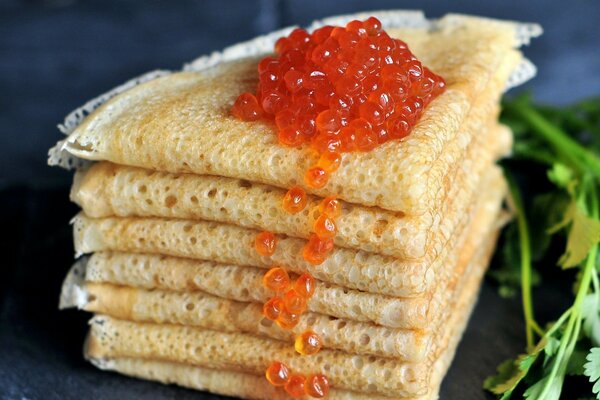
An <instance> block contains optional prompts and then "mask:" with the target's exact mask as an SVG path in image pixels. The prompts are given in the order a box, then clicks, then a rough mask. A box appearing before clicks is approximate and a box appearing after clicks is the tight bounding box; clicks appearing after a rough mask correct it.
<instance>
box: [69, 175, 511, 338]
mask: <svg viewBox="0 0 600 400" xmlns="http://www.w3.org/2000/svg"><path fill="white" fill-rule="evenodd" d="M494 168H496V169H495V171H494ZM489 175H490V176H489V180H484V182H483V183H482V186H483V187H482V188H481V189H482V193H484V196H481V197H480V199H478V203H477V204H479V209H480V210H481V211H480V210H477V209H475V210H477V211H474V212H480V213H484V214H483V215H482V216H479V217H475V218H471V216H469V217H468V218H465V219H469V220H471V219H473V223H472V224H471V226H470V227H469V229H465V238H464V239H461V238H458V239H460V240H457V242H456V243H454V244H453V246H452V248H451V250H452V251H451V252H450V254H455V253H458V252H460V248H461V246H462V244H461V243H462V242H468V241H471V242H473V243H479V242H480V241H481V240H482V238H483V237H484V236H485V233H486V231H487V229H488V228H489V222H488V221H489V218H491V217H493V215H495V213H493V212H490V211H489V210H488V209H487V208H484V207H483V206H482V205H483V204H486V203H487V202H491V203H492V204H493V205H494V206H495V207H496V208H498V207H499V206H500V201H501V198H502V197H503V195H504V186H503V185H502V183H501V182H502V180H500V179H499V177H498V176H499V175H500V172H499V171H498V170H497V167H493V168H492V170H491V172H490V174H489ZM493 182H496V184H490V185H489V189H486V187H485V186H488V185H487V184H488V183H493ZM490 215H491V217H490ZM256 233H257V232H256V231H252V230H248V229H245V228H240V227H236V226H232V225H223V224H218V223H214V222H204V221H182V220H167V219H156V218H154V219H151V218H102V219H91V218H87V217H86V216H84V215H79V216H77V217H76V218H75V220H74V239H75V248H76V251H77V252H78V253H80V254H81V253H92V252H98V251H119V252H135V253H153V254H163V255H171V256H175V257H186V258H194V259H201V260H207V261H216V262H218V263H222V264H228V263H233V264H236V265H242V266H255V267H261V268H270V267H272V265H273V264H279V265H284V266H286V267H287V268H288V269H290V270H292V271H293V272H296V273H303V272H309V273H311V274H312V275H313V276H315V277H316V278H317V279H319V280H321V281H324V282H330V283H334V285H328V287H327V285H326V286H325V287H327V289H328V290H327V291H323V293H324V296H323V298H321V297H320V296H318V295H317V296H313V297H312V299H311V302H310V303H309V307H310V306H311V305H312V304H313V303H316V302H317V301H319V300H321V301H319V303H317V304H321V305H322V307H324V309H326V310H327V312H325V313H326V314H332V315H336V314H337V315H339V316H340V317H349V318H351V319H358V318H361V315H362V318H363V320H364V318H370V319H367V320H373V321H375V322H377V323H380V324H382V325H387V326H393V327H398V324H401V323H406V322H404V321H411V322H410V323H411V324H416V323H417V322H418V321H421V323H422V324H425V323H426V322H427V320H426V316H427V311H428V310H427V308H428V306H429V304H428V301H427V300H428V299H426V300H425V301H423V300H422V299H418V296H416V298H417V300H414V301H410V300H404V301H401V300H400V299H398V298H395V297H394V298H390V297H389V296H379V295H375V294H374V293H373V292H366V291H358V290H355V289H352V288H351V287H349V286H348V285H344V284H343V283H345V282H347V281H349V280H351V279H354V280H355V281H357V282H361V281H360V280H361V279H362V280H363V281H362V282H363V283H368V282H366V280H367V279H370V280H371V281H374V282H377V284H378V285H386V284H387V285H388V287H389V288H390V289H391V290H389V291H395V292H399V291H402V290H401V289H402V288H399V287H398V286H393V285H394V284H396V283H397V282H398V281H400V282H403V281H404V280H406V279H409V278H410V276H407V274H414V275H413V277H412V278H413V279H415V280H417V279H421V280H422V279H423V277H422V276H418V275H417V276H415V275H416V274H415V273H419V272H421V271H418V270H417V268H416V267H414V266H415V265H416V266H419V265H421V264H419V263H417V264H415V263H408V262H400V261H398V260H396V259H393V258H390V257H384V256H380V255H377V254H373V253H366V252H362V251H354V250H349V249H342V248H335V249H334V250H333V252H332V254H331V256H330V257H328V259H327V260H326V261H325V262H324V263H323V264H321V265H319V266H313V265H310V264H308V263H306V262H305V261H304V260H303V259H302V256H301V249H302V247H303V246H304V243H305V241H303V240H301V239H295V238H280V239H279V241H278V244H277V249H276V251H275V253H274V254H273V256H271V257H263V256H260V255H258V253H257V252H256V251H253V241H254V238H255V236H256ZM453 257H454V258H450V259H449V260H443V263H441V264H440V265H438V266H430V265H423V268H424V269H425V271H424V272H425V273H430V272H429V271H431V270H432V269H433V268H434V267H435V268H436V272H435V273H436V274H437V275H439V276H438V282H439V281H440V280H439V278H441V277H444V276H445V275H447V274H449V273H450V272H449V271H452V269H453V268H454V267H455V266H456V259H455V258H456V257H457V256H456V255H453ZM453 260H454V261H453ZM444 263H445V264H444ZM209 265H210V264H209ZM444 266H446V267H447V269H445V270H444V269H443V267H444ZM206 269H210V267H208V266H207V267H206ZM215 271H216V270H215ZM431 273H433V271H431ZM257 274H258V275H260V273H257ZM396 277H398V279H396ZM223 279H233V277H232V276H223V277H222V279H216V280H215V282H214V284H213V285H211V286H210V288H205V289H203V290H211V288H212V290H215V289H214V288H218V287H226V288H231V286H229V285H219V284H218V283H219V282H228V280H223ZM335 280H339V281H342V284H341V285H340V286H342V287H340V286H337V285H338V284H339V283H337V282H335ZM332 281H334V282H332ZM371 286H372V285H371ZM412 286H414V285H411V286H409V287H412ZM359 289H360V288H359ZM229 290H230V289H229ZM319 293H320V291H317V294H319ZM348 294H351V295H352V298H355V299H359V298H360V299H364V300H363V301H361V302H360V304H367V305H369V304H370V305H371V306H369V307H368V308H367V309H364V308H363V307H361V306H359V305H358V303H355V305H356V307H354V306H352V307H350V306H349V305H348V304H347V303H346V304H345V305H344V306H340V307H338V306H337V302H338V301H339V300H340V299H343V298H346V297H348V296H347V295H348ZM218 295H221V296H222V295H223V294H222V293H220V294H218ZM429 298H431V296H429ZM382 299H388V300H387V301H385V302H384V303H382ZM417 305H420V306H419V307H417ZM324 309H319V310H318V311H321V312H323V310H324ZM334 310H338V311H336V312H334ZM340 313H341V315H340ZM419 315H423V316H424V317H425V318H417V316H419ZM403 316H410V318H403Z"/></svg>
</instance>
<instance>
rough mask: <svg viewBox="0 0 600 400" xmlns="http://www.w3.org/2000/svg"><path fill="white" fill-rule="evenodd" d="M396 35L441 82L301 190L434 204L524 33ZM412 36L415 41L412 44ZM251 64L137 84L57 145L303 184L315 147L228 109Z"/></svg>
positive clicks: (395, 203) (392, 206) (468, 28)
mask: <svg viewBox="0 0 600 400" xmlns="http://www.w3.org/2000/svg"><path fill="white" fill-rule="evenodd" d="M391 33H392V34H393V32H391ZM402 33H403V38H405V39H406V41H407V43H408V44H409V46H410V47H411V49H412V50H413V52H414V53H415V54H416V55H417V56H419V57H420V58H421V60H422V61H423V63H424V64H425V65H428V66H430V68H431V69H432V70H433V71H435V72H436V73H438V74H440V75H442V76H444V78H445V80H446V82H447V89H446V90H445V92H444V93H443V94H441V95H440V96H439V97H438V98H436V100H434V101H433V102H432V103H431V104H430V105H429V106H428V107H427V108H426V110H425V112H424V113H423V116H422V117H421V119H420V121H419V123H418V124H417V125H416V126H415V128H414V129H413V130H412V132H411V134H410V135H409V137H407V138H406V139H405V140H402V141H391V142H389V143H386V144H384V145H382V146H379V147H378V148H376V149H375V150H373V151H370V152H364V153H363V152H357V153H347V154H344V156H343V162H342V165H341V167H340V169H339V170H338V171H336V173H335V174H334V175H333V176H332V177H331V179H330V180H329V183H328V184H327V185H326V186H325V187H324V188H322V189H311V188H309V187H305V189H306V190H307V191H308V192H310V193H314V194H317V195H320V196H323V197H324V196H326V195H331V194H334V195H336V196H338V197H339V198H341V199H344V200H347V201H349V202H353V203H358V204H362V205H367V206H379V207H382V208H386V209H389V210H393V211H400V212H403V213H405V214H406V215H420V214H423V213H424V212H426V211H427V210H428V209H429V208H430V207H432V206H433V207H437V208H439V207H440V204H441V199H442V198H443V196H442V191H441V190H440V188H442V187H443V182H444V177H445V176H446V174H447V173H448V171H451V170H452V168H453V167H454V166H456V165H457V164H458V163H459V162H460V161H461V157H460V155H458V154H456V155H453V156H452V157H448V156H444V149H445V148H446V147H447V145H448V144H449V143H450V142H452V140H464V139H465V138H464V137H463V135H464V133H463V132H461V129H460V127H461V124H462V123H463V121H464V120H465V118H466V116H467V115H468V114H469V112H470V110H471V108H472V105H473V104H474V103H475V99H477V98H478V97H479V96H481V95H483V94H484V93H485V90H486V88H487V87H488V85H489V83H490V82H492V80H493V77H494V74H495V73H496V72H497V71H498V70H499V69H501V67H502V65H503V63H504V64H506V62H507V60H512V61H513V63H512V68H510V67H509V68H508V69H509V71H508V72H509V73H510V72H511V71H513V70H515V69H516V68H517V67H518V66H519V60H520V53H518V52H517V51H516V50H514V48H516V47H518V45H520V44H521V43H520V41H519V37H522V36H523V34H522V32H518V25H517V24H509V23H494V22H493V21H488V20H483V21H482V20H478V19H476V18H462V19H461V18H460V17H453V18H449V19H441V20H440V21H438V23H437V24H436V29H435V30H428V29H422V28H420V29H416V30H415V32H414V33H413V35H410V34H408V32H407V31H403V32H402ZM416 36H419V37H420V40H416V41H414V42H412V41H411V38H413V37H416ZM256 63H257V59H256V58H250V59H243V60H239V61H229V62H223V63H220V64H217V65H215V66H213V67H210V68H207V69H205V70H202V71H195V72H181V73H174V74H171V75H167V76H163V77H160V78H157V79H155V80H152V81H149V82H146V83H143V84H140V85H139V86H136V87H134V88H132V89H130V90H127V91H125V92H123V93H120V94H118V95H117V96H116V97H114V98H112V99H110V100H109V101H107V102H106V103H105V104H103V105H102V106H101V107H99V108H98V109H97V110H95V111H94V112H93V113H92V114H91V115H89V116H88V117H87V118H85V120H84V121H83V122H82V123H81V124H80V125H79V126H78V127H77V128H75V130H74V131H73V132H72V133H71V134H70V135H69V137H68V138H67V140H66V142H65V143H64V144H63V145H61V146H59V148H58V150H65V151H67V152H68V153H70V154H72V155H75V156H78V157H82V158H86V159H90V160H107V161H111V162H114V163H118V164H124V165H132V166H139V167H144V168H147V169H154V170H160V171H167V172H174V173H179V172H192V173H195V174H201V175H202V174H210V175H220V176H227V177H233V178H240V179H247V180H250V181H253V182H260V183H266V184H271V185H274V186H279V187H283V188H289V187H291V186H293V185H296V184H298V185H301V186H302V185H304V183H303V182H301V180H299V179H298V177H301V176H303V173H304V171H306V169H307V168H308V167H309V166H311V165H312V164H314V163H315V162H316V159H315V155H314V154H313V152H312V151H310V150H309V149H308V148H304V147H302V148H290V147H284V146H281V145H279V143H278V142H277V138H276V135H274V134H273V132H274V126H273V125H272V124H270V123H266V122H262V121H257V122H241V121H239V120H237V119H235V118H233V117H231V116H230V115H229V110H230V107H231V105H232V103H233V100H234V99H235V97H236V96H237V95H238V94H239V93H241V92H244V91H247V90H252V89H253V88H254V87H255V85H256V83H257V81H256V76H255V75H256V73H255V71H256ZM507 79H508V74H507ZM505 85H506V81H505ZM182 115H184V116H185V118H182ZM52 158H53V160H54V161H56V162H58V160H57V158H60V157H59V156H57V155H53V157H52ZM399 188H402V190H400V191H399V190H398V189H399Z"/></svg>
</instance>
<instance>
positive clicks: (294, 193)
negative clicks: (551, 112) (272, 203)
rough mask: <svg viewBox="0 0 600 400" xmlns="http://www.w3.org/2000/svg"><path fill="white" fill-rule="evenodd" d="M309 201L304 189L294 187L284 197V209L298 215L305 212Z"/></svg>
mask: <svg viewBox="0 0 600 400" xmlns="http://www.w3.org/2000/svg"><path fill="white" fill-rule="evenodd" d="M307 201H308V200H307V198H306V192H305V191H304V189H302V188H301V187H298V186H294V187H292V188H291V189H290V190H288V191H287V193H286V194H285V196H284V197H283V209H284V210H285V211H287V212H289V213H290V214H296V213H299V212H300V211H302V210H304V207H306V202H307Z"/></svg>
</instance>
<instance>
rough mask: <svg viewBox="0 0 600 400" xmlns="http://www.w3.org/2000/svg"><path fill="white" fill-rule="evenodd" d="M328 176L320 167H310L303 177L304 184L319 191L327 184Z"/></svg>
mask: <svg viewBox="0 0 600 400" xmlns="http://www.w3.org/2000/svg"><path fill="white" fill-rule="evenodd" d="M328 180H329V174H328V173H327V171H325V169H323V168H321V167H312V168H309V169H308V171H306V174H305V175H304V183H306V186H308V187H311V188H313V189H321V188H322V187H323V186H325V185H326V184H327V181H328Z"/></svg>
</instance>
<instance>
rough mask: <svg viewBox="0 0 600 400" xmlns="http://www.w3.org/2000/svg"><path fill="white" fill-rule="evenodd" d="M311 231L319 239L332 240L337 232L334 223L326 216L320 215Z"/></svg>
mask: <svg viewBox="0 0 600 400" xmlns="http://www.w3.org/2000/svg"><path fill="white" fill-rule="evenodd" d="M313 229H314V231H315V233H316V234H317V236H318V237H319V238H320V239H333V238H334V237H335V233H336V231H337V227H336V226H335V221H334V220H333V218H331V217H330V216H329V215H327V214H321V215H320V216H319V218H317V220H316V221H315V224H314V226H313Z"/></svg>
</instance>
